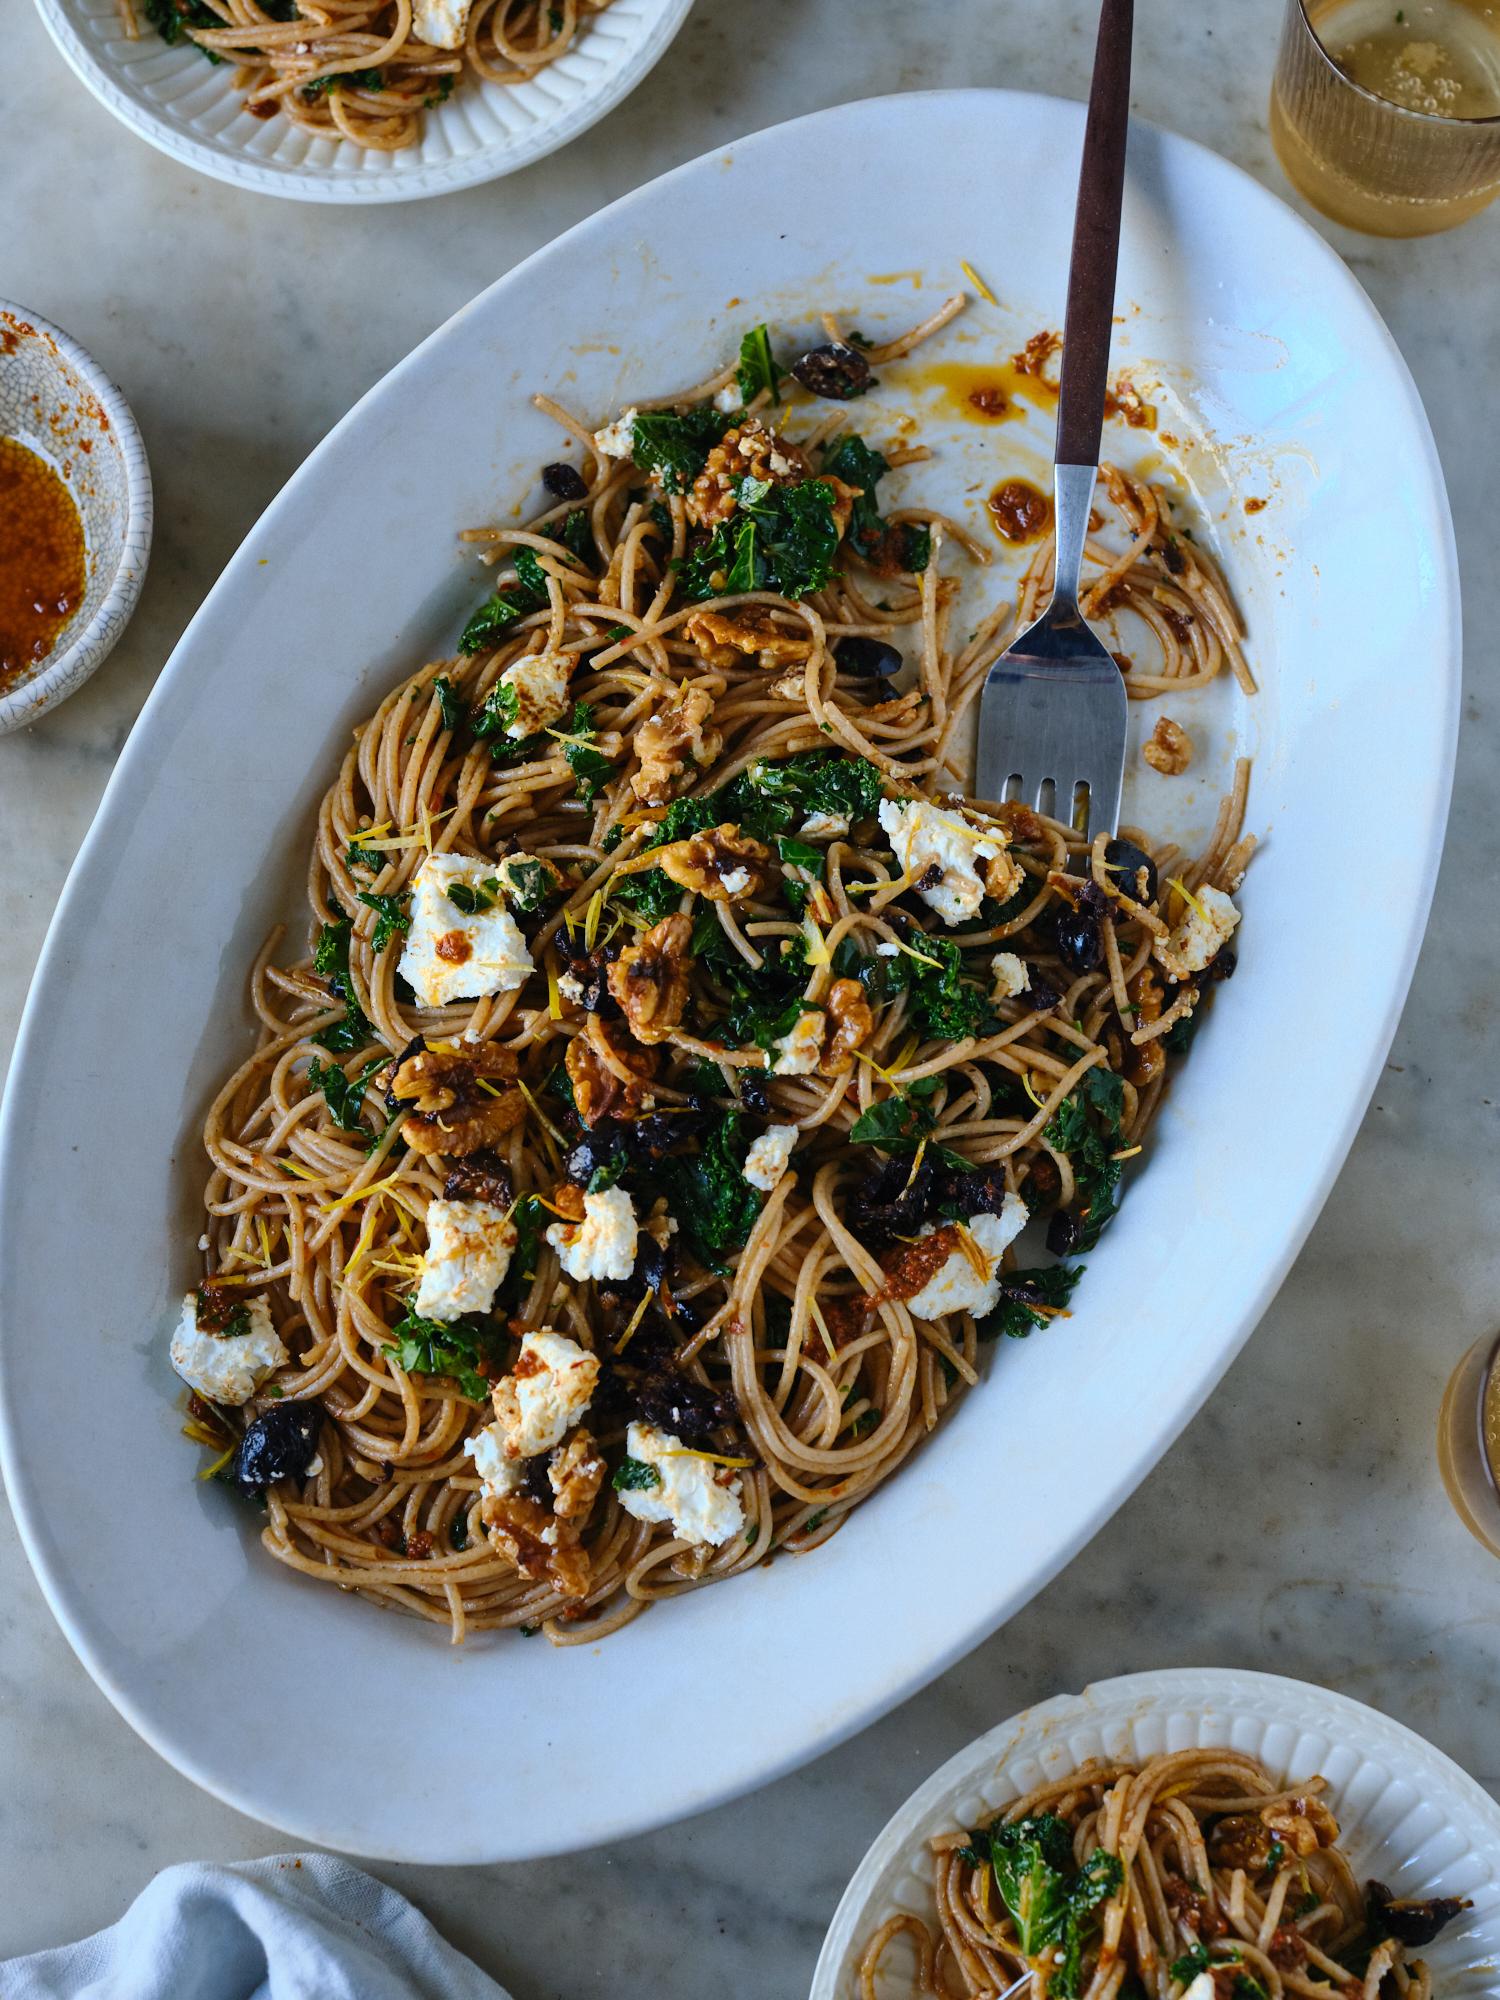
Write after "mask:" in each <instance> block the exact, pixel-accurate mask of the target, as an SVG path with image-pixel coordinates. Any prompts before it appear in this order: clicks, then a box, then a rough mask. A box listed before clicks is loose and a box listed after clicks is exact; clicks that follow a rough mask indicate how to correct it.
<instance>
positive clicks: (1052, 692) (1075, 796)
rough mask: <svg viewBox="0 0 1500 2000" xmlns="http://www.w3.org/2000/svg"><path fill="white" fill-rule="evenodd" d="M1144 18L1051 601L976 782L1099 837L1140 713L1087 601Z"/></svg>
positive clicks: (1081, 277)
mask: <svg viewBox="0 0 1500 2000" xmlns="http://www.w3.org/2000/svg"><path fill="white" fill-rule="evenodd" d="M1133 18H1134V0H1103V9H1102V12H1101V14H1100V19H1099V41H1098V46H1097V49H1096V51H1095V56H1094V79H1093V83H1092V86H1091V87H1090V91H1089V109H1088V123H1087V126H1086V128H1085V131H1084V140H1083V166H1082V170H1081V172H1080V174H1079V180H1078V210H1077V215H1076V218H1075V220H1074V224H1073V260H1072V266H1071V269H1070V271H1069V274H1068V310H1067V319H1066V321H1065V323H1064V330H1063V350H1062V364H1061V374H1060V378H1059V387H1058V398H1057V444H1056V448H1055V450H1054V453H1053V457H1054V460H1055V467H1054V482H1055V494H1056V524H1057V561H1056V565H1055V573H1054V579H1053V585H1052V598H1051V601H1050V603H1049V604H1048V605H1047V608H1046V610H1045V611H1044V612H1043V613H1042V615H1041V617H1040V618H1038V619H1037V620H1036V622H1035V623H1034V624H1032V625H1029V626H1028V627H1027V628H1026V630H1025V631H1024V632H1021V633H1019V634H1018V635H1017V636H1016V638H1015V639H1013V640H1012V641H1011V643H1010V645H1009V646H1008V647H1007V648H1006V650H1005V651H1004V652H1003V653H1002V654H1001V655H1000V657H999V659H998V660H996V662H995V664H994V665H993V666H992V667H991V668H990V670H989V674H988V675H987V677H986V679H985V684H984V689H983V692H982V693H981V695H980V700H979V755H978V761H977V769H976V774H975V778H976V782H975V789H976V791H977V794H978V796H979V797H980V798H981V799H986V800H990V801H998V800H1002V799H1006V798H1019V799H1021V800H1022V801H1023V802H1024V803H1025V804H1027V805H1029V806H1032V807H1034V808H1035V809H1036V810H1037V811H1040V812H1045V813H1047V814H1048V815H1049V816H1050V817H1053V818H1056V819H1060V820H1062V821H1064V822H1065V823H1068V824H1071V825H1073V826H1075V827H1076V828H1077V829H1078V830H1079V831H1080V832H1082V831H1087V832H1088V833H1089V835H1090V836H1091V837H1092V836H1093V835H1094V834H1097V833H1098V832H1100V831H1101V830H1104V831H1107V832H1109V833H1111V834H1112V833H1113V832H1114V831H1115V829H1116V827H1117V826H1118V824H1119V819H1120V788H1121V785H1122V783H1123V781H1124V776H1125V721H1126V714H1127V711H1128V708H1129V702H1128V699H1127V697H1126V693H1125V684H1124V682H1123V680H1122V679H1121V677H1120V669H1119V667H1118V666H1117V665H1116V664H1115V660H1114V656H1113V655H1112V654H1111V653H1110V652H1109V651H1108V649H1107V648H1106V647H1105V645H1104V644H1103V642H1102V641H1101V640H1100V639H1099V638H1097V637H1096V635H1095V634H1094V632H1093V631H1092V630H1091V629H1090V627H1089V625H1088V623H1087V622H1086V620H1085V619H1084V616H1083V613H1082V611H1081V610H1080V608H1079V602H1078V597H1079V587H1080V582H1081V577H1082V570H1083V551H1084V543H1085V541H1086V540H1087V538H1088V529H1089V515H1090V512H1091V510H1092V508H1093V501H1094V483H1095V481H1096V479H1097V478H1098V475H1099V444H1100V440H1101V438H1102V436H1103V433H1104V401H1105V394H1106V391H1107V389H1108V386H1109V343H1110V331H1111V327H1112V323H1113V315H1114V302H1115V270H1116V266H1117V264H1118V261H1119V251H1120V202H1121V197H1122V194H1123V191H1124V184H1125V140H1126V129H1127V126H1128V124H1129V120H1130V44H1131V31H1132V27H1133Z"/></svg>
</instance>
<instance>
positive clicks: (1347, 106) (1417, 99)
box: [1271, 0, 1500, 236]
mask: <svg viewBox="0 0 1500 2000" xmlns="http://www.w3.org/2000/svg"><path fill="white" fill-rule="evenodd" d="M1271 138H1272V141H1273V143H1274V144H1275V147H1276V152H1277V156H1278V157H1279V159H1280V161H1281V164H1282V166H1283V167H1284V168H1285V169H1286V172H1287V175H1288V177H1289V178H1290V179H1291V180H1292V182H1293V183H1294V184H1295V185H1296V186H1297V187H1298V188H1299V189H1300V190H1301V192H1302V193H1303V194H1305V195H1306V196H1307V198H1308V200H1309V201H1310V202H1312V203H1313V204H1314V205H1315V206H1316V207H1317V208H1320V209H1321V210H1322V211H1323V213H1324V214H1325V215H1329V216H1332V217H1333V219H1334V220H1335V221H1336V222H1345V223H1348V224H1349V225H1350V226H1351V227H1352V228H1355V229H1363V230H1366V231H1368V232H1369V233H1370V234H1372V235H1376V236H1427V235H1430V234H1432V233H1433V232H1434V231H1436V230H1439V229H1451V228H1453V227H1454V225H1455V224H1456V223H1460V222H1466V221H1467V220H1468V218H1469V217H1470V216H1471V215H1477V214H1478V213H1479V211H1480V209H1482V208H1485V207H1486V206H1488V204H1489V203H1490V202H1492V201H1493V200H1494V199H1495V197H1496V195H1500V0H1287V13H1286V23H1285V26H1284V27H1283V29H1282V36H1281V52H1280V55H1279V56H1278V58H1277V63H1276V79H1275V82H1274V83H1273V85H1272V87H1271Z"/></svg>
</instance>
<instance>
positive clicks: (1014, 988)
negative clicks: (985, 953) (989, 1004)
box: [990, 951, 1031, 1000]
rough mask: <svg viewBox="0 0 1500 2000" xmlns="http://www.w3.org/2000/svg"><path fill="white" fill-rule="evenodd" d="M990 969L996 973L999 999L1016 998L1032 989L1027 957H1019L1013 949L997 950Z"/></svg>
mask: <svg viewBox="0 0 1500 2000" xmlns="http://www.w3.org/2000/svg"><path fill="white" fill-rule="evenodd" d="M990 971H991V972H992V973H993V974H994V975H995V998H996V999H997V1000H1014V999H1015V998H1016V996H1017V994H1020V993H1026V992H1028V991H1029V990H1030V987H1031V971H1030V968H1029V967H1028V965H1027V963H1026V961H1025V959H1024V958H1017V956H1016V954H1015V953H1014V952H1013V951H997V952H996V953H995V956H994V957H993V958H992V959H991V960H990Z"/></svg>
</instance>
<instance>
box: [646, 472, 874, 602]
mask: <svg viewBox="0 0 1500 2000" xmlns="http://www.w3.org/2000/svg"><path fill="white" fill-rule="evenodd" d="M735 499H736V505H735V510H734V512H733V513H732V514H731V515H730V517H729V519H728V520H727V521H721V522H720V524H719V526H718V527H717V528H715V529H714V531H713V533H712V535H710V536H709V538H708V540H707V541H706V542H703V543H702V544H700V546H699V547H697V548H696V549H694V550H693V551H692V552H691V554H689V555H688V556H687V557H686V558H685V559H684V561H683V565H682V569H681V571H680V578H681V582H682V588H683V592H684V594H685V595H686V596H688V597H690V598H704V597H728V596H738V595H739V594H740V593H741V592H743V591H747V590H773V591H775V592H777V593H778V594H779V595H780V596H782V597H790V598H801V597H807V596H810V595H811V594H812V592H813V591H816V590H821V589H822V588H823V586H824V585H825V584H826V583H827V582H828V581H829V579H830V578H831V577H832V575H833V559H834V557H835V555H836V554H837V552H838V545H839V531H838V525H837V523H836V522H835V520H834V517H833V488H832V487H831V486H826V485H825V484H824V483H823V481H822V480H821V479H804V480H800V481H798V482H797V483H796V484H794V485H785V486H778V485H775V484H773V483H772V482H771V481H770V480H768V479H750V478H742V479H740V480H738V481H737V482H736V485H735Z"/></svg>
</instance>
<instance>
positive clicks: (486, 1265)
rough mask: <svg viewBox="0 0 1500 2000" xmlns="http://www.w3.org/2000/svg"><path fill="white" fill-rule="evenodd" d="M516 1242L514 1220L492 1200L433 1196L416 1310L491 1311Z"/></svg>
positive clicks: (450, 1314) (449, 1315)
mask: <svg viewBox="0 0 1500 2000" xmlns="http://www.w3.org/2000/svg"><path fill="white" fill-rule="evenodd" d="M515 1247H516V1225H515V1224H514V1223H513V1222H512V1221H511V1220H510V1218H509V1216H508V1214H507V1213H506V1211H505V1210H504V1209H503V1208H496V1206H495V1204H494V1203H493V1202H491V1201H442V1200H438V1201H430V1202H429V1203H428V1204H427V1254H426V1256H425V1257H424V1258H423V1259H422V1280H421V1283H420V1284H419V1285H418V1286H417V1299H416V1306H417V1311H418V1312H419V1313H421V1315H422V1316H423V1318H424V1319H440V1320H450V1319H458V1318H460V1317H461V1316H462V1315H463V1314H464V1313H479V1312H488V1311H489V1309H490V1304H491V1302H492V1300H493V1299H494V1296H495V1293H496V1291H497V1290H498V1289H499V1286H500V1283H501V1280H502V1279H503V1278H504V1276H505V1274H506V1272H507V1271H508V1270H509V1269H510V1260H511V1253H512V1252H513V1251H514V1249H515Z"/></svg>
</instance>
